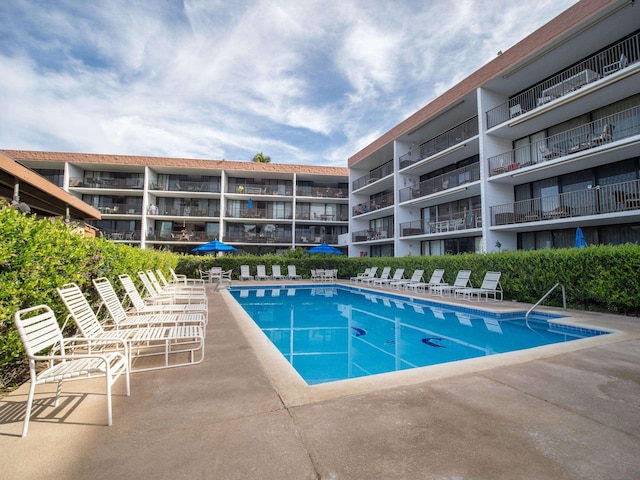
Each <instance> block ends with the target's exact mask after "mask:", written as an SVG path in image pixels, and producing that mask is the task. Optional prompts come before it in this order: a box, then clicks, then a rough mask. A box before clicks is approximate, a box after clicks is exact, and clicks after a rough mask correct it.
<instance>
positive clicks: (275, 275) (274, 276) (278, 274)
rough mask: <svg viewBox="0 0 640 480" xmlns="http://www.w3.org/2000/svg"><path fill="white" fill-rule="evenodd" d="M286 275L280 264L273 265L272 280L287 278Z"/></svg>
mask: <svg viewBox="0 0 640 480" xmlns="http://www.w3.org/2000/svg"><path fill="white" fill-rule="evenodd" d="M285 279H286V277H285V276H284V275H282V272H281V271H280V265H271V280H285Z"/></svg>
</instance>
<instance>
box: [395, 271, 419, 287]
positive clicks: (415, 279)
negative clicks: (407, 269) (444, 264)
mask: <svg viewBox="0 0 640 480" xmlns="http://www.w3.org/2000/svg"><path fill="white" fill-rule="evenodd" d="M422 275H424V270H414V271H413V275H411V278H409V279H406V278H403V279H402V280H396V281H395V282H389V286H390V287H392V288H395V289H397V290H400V289H401V288H405V286H406V285H408V284H410V283H418V282H422V281H423V280H422Z"/></svg>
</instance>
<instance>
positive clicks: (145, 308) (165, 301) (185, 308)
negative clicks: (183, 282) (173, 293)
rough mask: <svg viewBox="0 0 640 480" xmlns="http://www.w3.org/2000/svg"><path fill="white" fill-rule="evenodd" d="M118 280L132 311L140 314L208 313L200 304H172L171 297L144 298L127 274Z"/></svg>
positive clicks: (119, 276) (120, 276) (204, 306)
mask: <svg viewBox="0 0 640 480" xmlns="http://www.w3.org/2000/svg"><path fill="white" fill-rule="evenodd" d="M118 279H119V280H120V283H121V284H122V287H123V288H124V291H125V295H126V296H127V297H128V298H129V301H130V302H131V308H130V310H131V309H133V311H135V312H136V313H138V314H144V313H161V312H166V313H184V312H204V313H206V312H207V310H206V305H203V304H198V303H192V304H189V303H171V299H170V298H169V297H163V298H161V299H160V300H157V299H156V300H154V299H152V298H142V296H141V295H140V292H139V291H138V289H137V287H136V285H135V283H133V279H132V278H131V277H130V276H129V275H128V274H126V273H123V274H121V275H118Z"/></svg>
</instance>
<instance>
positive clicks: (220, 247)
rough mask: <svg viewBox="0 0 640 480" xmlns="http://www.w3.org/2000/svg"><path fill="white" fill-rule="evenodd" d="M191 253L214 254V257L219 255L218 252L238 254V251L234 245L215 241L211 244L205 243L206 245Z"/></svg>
mask: <svg viewBox="0 0 640 480" xmlns="http://www.w3.org/2000/svg"><path fill="white" fill-rule="evenodd" d="M191 251H192V252H201V253H213V254H214V255H217V253H218V252H237V251H238V249H237V248H236V247H234V246H232V245H227V244H226V243H223V242H220V241H218V240H213V241H211V242H209V243H205V244H204V245H200V246H199V247H196V248H194V249H193V250H191Z"/></svg>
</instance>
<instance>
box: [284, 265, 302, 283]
mask: <svg viewBox="0 0 640 480" xmlns="http://www.w3.org/2000/svg"><path fill="white" fill-rule="evenodd" d="M287 278H288V279H289V280H300V279H302V275H298V273H297V272H296V266H295V265H287Z"/></svg>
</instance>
